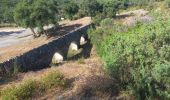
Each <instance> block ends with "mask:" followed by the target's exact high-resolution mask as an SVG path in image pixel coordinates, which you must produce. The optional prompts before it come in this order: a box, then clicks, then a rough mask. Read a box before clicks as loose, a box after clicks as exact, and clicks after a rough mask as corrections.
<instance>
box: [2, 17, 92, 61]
mask: <svg viewBox="0 0 170 100" xmlns="http://www.w3.org/2000/svg"><path fill="white" fill-rule="evenodd" d="M89 23H91V18H89V17H85V18H82V19H78V20H75V21H65V22H63V23H62V24H63V25H62V27H61V28H60V29H59V30H57V31H56V33H55V34H56V36H55V37H51V38H48V39H47V38H46V37H45V36H42V37H40V38H36V39H28V40H27V41H23V42H19V43H17V44H15V45H13V46H9V47H4V48H0V62H3V61H6V60H8V59H10V58H11V57H15V56H19V55H21V54H23V53H24V52H27V51H29V50H31V49H33V48H37V47H39V46H41V45H43V44H46V43H48V42H50V41H52V40H53V39H56V38H59V37H60V36H62V35H64V34H67V33H68V32H70V31H73V30H74V29H76V28H78V27H81V26H82V25H87V24H89ZM7 29H8V28H7ZM11 30H12V29H9V31H11ZM14 30H17V29H14ZM58 34H59V35H58Z"/></svg>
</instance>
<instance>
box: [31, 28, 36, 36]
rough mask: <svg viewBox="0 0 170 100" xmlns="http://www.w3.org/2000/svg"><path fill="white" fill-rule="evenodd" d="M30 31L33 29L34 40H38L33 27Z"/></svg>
mask: <svg viewBox="0 0 170 100" xmlns="http://www.w3.org/2000/svg"><path fill="white" fill-rule="evenodd" d="M30 29H31V31H32V33H33V36H34V38H36V37H37V35H36V33H35V31H34V28H32V27H31V28H30Z"/></svg>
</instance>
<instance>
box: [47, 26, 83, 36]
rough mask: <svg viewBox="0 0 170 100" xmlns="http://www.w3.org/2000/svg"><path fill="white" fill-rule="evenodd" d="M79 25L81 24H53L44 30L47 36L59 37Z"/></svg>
mask: <svg viewBox="0 0 170 100" xmlns="http://www.w3.org/2000/svg"><path fill="white" fill-rule="evenodd" d="M81 26H82V24H74V25H62V26H55V27H52V28H50V29H48V30H47V31H46V32H47V34H48V37H60V36H63V35H65V34H67V33H69V32H70V31H73V30H75V29H77V28H79V27H81Z"/></svg>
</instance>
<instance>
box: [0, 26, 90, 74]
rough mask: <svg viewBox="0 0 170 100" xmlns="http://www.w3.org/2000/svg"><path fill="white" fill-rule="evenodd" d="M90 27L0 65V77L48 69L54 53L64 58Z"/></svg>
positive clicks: (80, 29)
mask: <svg viewBox="0 0 170 100" xmlns="http://www.w3.org/2000/svg"><path fill="white" fill-rule="evenodd" d="M89 26H90V25H86V26H82V27H80V28H78V29H76V30H74V31H72V32H70V33H68V34H66V35H64V36H62V37H60V38H59V39H56V40H53V41H52V42H49V43H48V44H44V45H42V46H40V47H37V48H34V49H32V50H30V51H28V52H25V53H24V54H22V55H20V56H17V57H14V58H11V59H9V60H8V61H5V62H2V63H0V77H3V76H5V75H11V74H12V73H15V71H18V70H21V71H29V70H38V69H42V68H45V67H48V66H49V64H50V63H51V60H52V57H53V55H54V53H55V52H59V53H60V54H62V55H63V56H64V58H66V56H67V53H68V49H69V46H70V43H71V42H75V43H77V44H78V45H79V44H80V43H79V42H80V37H81V36H82V34H86V33H87V29H88V28H89Z"/></svg>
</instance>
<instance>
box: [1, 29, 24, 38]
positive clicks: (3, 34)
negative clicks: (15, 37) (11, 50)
mask: <svg viewBox="0 0 170 100" xmlns="http://www.w3.org/2000/svg"><path fill="white" fill-rule="evenodd" d="M22 32H24V30H21V31H11V32H3V31H2V32H0V37H2V36H7V35H11V34H21V33H22Z"/></svg>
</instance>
